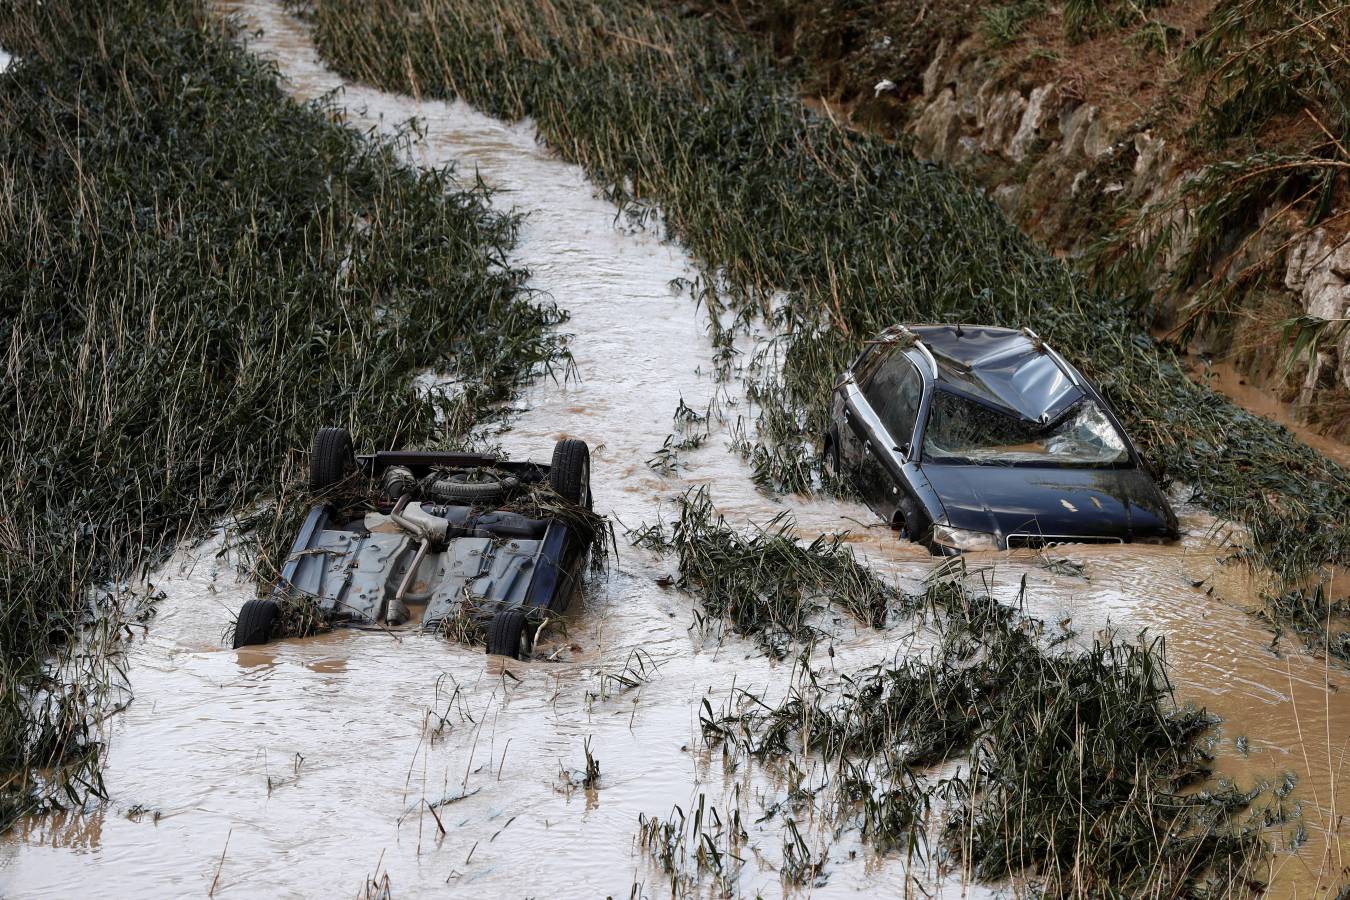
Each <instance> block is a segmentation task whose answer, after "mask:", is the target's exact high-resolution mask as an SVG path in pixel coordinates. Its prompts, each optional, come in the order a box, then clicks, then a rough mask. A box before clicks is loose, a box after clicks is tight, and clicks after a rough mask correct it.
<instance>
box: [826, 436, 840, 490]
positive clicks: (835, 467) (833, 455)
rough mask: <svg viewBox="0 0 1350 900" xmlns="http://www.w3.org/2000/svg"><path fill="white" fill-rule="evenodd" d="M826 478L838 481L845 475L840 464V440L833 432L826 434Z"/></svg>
mask: <svg viewBox="0 0 1350 900" xmlns="http://www.w3.org/2000/svg"><path fill="white" fill-rule="evenodd" d="M824 469H825V480H826V481H827V482H829V481H838V480H839V478H840V476H842V475H843V469H841V468H840V466H839V441H838V440H836V438H835V436H834V435H833V434H827V435H826V436H825V460H824Z"/></svg>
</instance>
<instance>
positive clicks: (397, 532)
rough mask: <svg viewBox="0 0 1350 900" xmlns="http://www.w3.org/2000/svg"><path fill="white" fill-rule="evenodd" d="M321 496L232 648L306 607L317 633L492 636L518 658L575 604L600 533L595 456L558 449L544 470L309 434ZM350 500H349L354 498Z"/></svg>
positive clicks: (332, 432)
mask: <svg viewBox="0 0 1350 900" xmlns="http://www.w3.org/2000/svg"><path fill="white" fill-rule="evenodd" d="M310 487H311V489H313V490H314V491H315V492H318V493H319V494H320V495H321V496H322V497H323V498H324V499H323V502H320V503H317V504H316V505H314V506H313V507H312V508H311V509H310V510H309V513H308V515H307V516H306V518H305V521H304V524H303V525H302V526H301V527H300V531H299V534H297V535H296V538H295V542H294V544H293V546H292V547H291V551H290V554H289V556H288V557H287V558H286V560H285V563H284V564H283V566H282V571H281V578H280V580H279V582H278V584H277V585H276V587H275V588H274V589H273V591H272V595H271V596H270V597H260V598H255V599H252V600H249V601H248V602H247V603H245V604H244V606H243V608H242V609H241V610H240V612H239V617H238V619H237V621H236V623H235V630H234V646H235V647H236V648H238V647H242V646H245V645H249V644H261V643H265V642H266V641H268V640H269V639H270V638H271V637H272V635H273V633H274V631H275V630H276V629H277V628H278V626H279V625H280V623H281V619H282V617H283V613H284V611H285V610H286V609H288V608H294V607H295V606H296V605H297V604H301V605H303V606H304V608H305V609H306V610H307V612H308V618H313V619H319V620H320V621H321V622H322V624H324V625H348V626H354V627H362V626H365V627H377V628H398V627H419V628H422V629H429V630H441V631H445V632H447V633H454V634H462V633H464V631H465V630H466V628H467V629H468V630H472V631H474V632H476V633H482V632H483V631H485V632H486V638H487V651H488V652H489V653H493V654H500V655H503V656H509V657H512V658H518V657H519V656H520V654H521V652H522V651H528V649H529V647H530V644H531V642H532V639H533V637H534V635H535V633H536V632H537V631H538V629H539V628H540V626H542V624H543V623H544V621H545V620H546V619H547V618H548V616H549V615H550V614H556V613H560V612H561V611H562V610H564V609H565V608H566V607H567V605H568V604H569V603H570V601H571V598H572V596H573V594H574V593H575V590H576V588H577V586H578V584H579V581H580V573H581V570H582V566H583V562H584V560H585V558H586V555H587V552H588V550H589V547H590V544H591V540H592V538H593V537H594V534H595V530H594V527H593V526H594V522H593V521H592V520H593V518H594V517H593V515H592V514H591V513H590V508H591V487H590V451H589V449H588V448H587V446H586V443H585V442H584V441H579V440H563V441H559V442H558V443H557V445H556V446H555V447H554V450H553V459H552V463H551V464H550V465H541V464H538V463H532V462H516V461H510V460H505V459H500V458H498V457H496V456H492V455H481V454H471V453H441V452H424V451H417V452H414V451H381V452H378V453H372V454H368V455H361V456H357V455H356V454H355V453H354V451H353V445H352V439H351V436H350V435H349V434H348V433H347V432H346V431H345V430H343V429H340V428H323V429H320V430H319V431H318V433H317V434H316V435H315V437H314V445H313V452H312V454H311V457H310ZM353 497H355V499H353Z"/></svg>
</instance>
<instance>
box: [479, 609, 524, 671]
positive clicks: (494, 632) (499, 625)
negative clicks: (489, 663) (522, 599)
mask: <svg viewBox="0 0 1350 900" xmlns="http://www.w3.org/2000/svg"><path fill="white" fill-rule="evenodd" d="M526 624H527V623H526V621H525V611H524V610H522V609H520V608H519V607H512V608H511V609H503V610H501V611H499V612H498V613H497V614H496V615H495V616H493V617H492V624H491V625H490V626H488V640H487V652H488V653H490V654H492V655H493V656H506V657H510V658H511V659H520V651H521V648H522V646H523V645H524V644H525V643H526V642H527V641H528V639H529V635H528V634H527V633H526Z"/></svg>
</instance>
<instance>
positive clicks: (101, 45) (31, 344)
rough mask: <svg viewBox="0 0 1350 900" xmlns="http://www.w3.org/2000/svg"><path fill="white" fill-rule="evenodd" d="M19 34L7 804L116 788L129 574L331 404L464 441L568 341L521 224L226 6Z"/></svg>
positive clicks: (388, 432) (369, 426)
mask: <svg viewBox="0 0 1350 900" xmlns="http://www.w3.org/2000/svg"><path fill="white" fill-rule="evenodd" d="M0 45H2V46H4V47H5V48H6V49H7V50H9V51H11V52H13V53H14V54H15V55H16V57H17V58H18V60H19V61H18V62H17V63H16V64H15V65H14V66H13V67H12V68H11V69H10V70H9V72H8V73H6V74H4V75H0V121H3V122H4V123H5V127H4V129H3V130H2V131H0V184H3V186H4V189H3V195H4V202H3V204H0V298H2V299H0V304H2V305H0V310H2V314H3V318H4V328H3V337H0V342H2V348H3V357H4V359H5V361H6V365H5V369H4V375H3V378H4V390H3V391H2V392H0V394H2V395H3V399H0V404H3V406H4V421H5V423H6V428H5V430H4V435H3V438H2V440H3V452H4V455H5V458H6V459H8V460H9V461H10V466H11V475H10V477H9V478H7V479H6V480H5V482H4V485H3V486H0V521H3V522H4V526H3V533H0V542H3V544H2V545H3V552H2V553H0V581H2V583H3V595H4V598H5V602H4V606H3V609H0V666H2V667H3V671H0V828H2V827H6V826H8V825H9V824H10V823H12V822H13V821H14V819H15V818H16V817H17V816H21V815H24V814H25V813H27V812H30V811H32V810H34V809H37V808H41V806H42V805H43V804H46V803H53V804H59V803H78V802H80V800H81V798H82V797H83V796H84V795H85V794H86V793H87V792H89V791H94V792H96V793H97V792H99V791H101V787H100V782H99V781H98V776H97V760H98V757H99V752H100V746H99V736H100V726H101V723H100V717H101V716H102V715H103V714H104V713H106V712H107V711H108V710H109V709H110V708H111V700H110V698H112V697H116V696H120V695H113V694H110V693H109V690H110V687H109V682H110V681H112V680H114V679H115V678H116V676H117V674H118V673H117V671H116V668H115V666H116V656H115V655H113V656H111V657H110V656H109V654H110V653H113V654H115V652H116V650H115V647H108V646H106V644H107V642H108V641H112V640H113V639H115V636H116V635H117V634H118V633H119V631H120V630H121V619H120V618H119V617H120V616H121V615H123V614H124V613H125V610H123V609H121V608H120V600H121V599H122V598H124V596H125V595H124V593H123V592H122V591H121V590H120V589H119V585H120V584H122V583H123V581H124V580H134V579H135V578H136V577H137V576H138V574H139V573H141V572H143V571H144V568H145V567H146V566H148V565H150V564H151V563H153V562H154V561H156V559H158V558H161V555H162V554H163V553H164V552H165V551H166V549H167V548H168V547H169V546H170V545H171V543H172V542H173V541H174V540H176V539H178V538H179V537H181V536H184V535H189V534H194V533H197V534H199V533H201V531H202V530H204V529H205V528H206V527H207V526H208V525H210V524H211V523H212V522H214V521H216V520H218V519H219V518H220V517H221V516H223V515H225V514H228V513H229V512H231V511H233V510H238V509H240V508H241V507H244V506H246V505H249V504H252V503H253V502H254V501H256V500H257V499H258V498H260V497H263V496H266V495H268V494H272V493H277V492H279V489H280V486H281V485H283V484H284V483H286V482H287V481H288V480H290V476H291V474H292V469H293V468H294V462H295V460H293V459H292V457H291V456H290V454H291V453H292V452H293V450H294V448H299V447H304V446H307V445H308V441H309V436H310V434H311V433H312V431H313V429H314V428H315V427H316V426H317V425H321V424H336V423H345V424H348V425H349V426H350V427H352V429H353V430H354V431H355V432H356V433H357V434H358V435H359V436H360V437H361V438H362V439H363V441H368V442H371V443H376V444H381V445H391V446H392V445H397V444H408V443H411V442H417V441H429V440H432V439H436V440H439V441H441V442H447V441H453V440H456V439H458V438H459V437H460V436H462V435H463V434H464V433H465V431H466V429H467V428H468V427H469V425H471V424H472V423H473V422H474V420H475V418H476V417H478V416H480V415H481V414H482V411H483V410H484V408H485V405H486V404H488V403H490V402H491V401H494V400H497V399H500V398H503V397H505V396H508V395H509V394H510V392H511V391H512V389H513V387H514V386H515V385H517V384H519V383H520V382H521V381H522V380H523V379H525V378H527V377H529V375H530V374H531V372H532V371H534V370H536V369H537V368H538V367H539V366H540V365H546V364H548V363H549V362H550V361H551V360H554V359H556V358H558V354H559V353H560V349H559V346H558V344H557V341H556V339H555V337H554V336H553V334H552V330H551V329H552V327H553V326H554V325H555V324H556V323H557V322H558V321H559V315H558V313H557V312H556V311H555V310H554V309H553V308H552V307H551V306H550V305H548V304H545V303H537V302H535V301H534V299H533V298H532V297H531V296H530V295H529V294H527V293H526V292H525V291H524V290H523V288H522V282H523V279H524V273H523V272H521V271H519V270H516V269H513V268H511V267H509V266H508V265H507V264H506V263H505V253H506V251H507V249H508V248H509V247H510V246H511V244H512V242H513V240H514V235H515V227H516V223H515V222H514V220H512V219H510V218H506V217H502V216H501V215H498V214H496V213H494V212H492V211H491V210H490V209H489V208H488V207H487V205H486V203H485V195H484V192H483V190H482V189H481V188H477V187H471V188H464V187H461V186H459V185H458V184H456V183H454V182H452V180H451V179H450V176H449V174H448V173H446V172H435V171H422V170H416V169H413V168H410V167H407V166H405V165H403V164H402V163H401V161H400V159H401V157H400V153H399V148H398V147H397V146H395V145H393V144H391V143H388V142H384V141H378V140H375V139H372V138H368V137H364V136H362V135H359V134H357V133H355V132H353V131H351V130H348V129H346V128H343V127H341V126H340V125H338V124H336V123H335V122H334V115H333V112H332V110H331V109H329V108H327V107H325V106H322V105H315V106H302V105H299V104H297V103H295V102H293V101H292V100H290V99H288V98H287V96H286V95H285V94H284V93H283V92H282V90H281V88H280V86H279V85H278V81H277V77H276V75H275V72H274V71H273V70H272V68H271V67H270V66H268V65H266V64H264V63H261V62H259V61H257V60H256V59H254V58H253V57H252V56H250V55H249V54H248V53H246V52H245V51H244V50H243V49H242V48H240V47H239V46H238V45H237V44H236V43H235V42H234V41H233V40H232V37H231V35H229V34H227V33H225V32H224V31H222V30H221V26H220V24H219V23H218V22H215V21H212V20H210V19H209V18H208V14H207V9H206V8H205V4H204V3H202V2H197V0H156V2H150V3H132V2H123V0H98V2H92V3H85V2H73V0H55V2H47V3H42V4H32V3H15V2H3V3H0ZM424 367H436V368H437V369H441V370H449V371H451V372H453V373H454V374H455V375H456V376H457V380H458V383H459V385H460V386H461V393H460V394H459V395H457V396H456V397H454V398H452V399H451V398H445V397H432V396H427V395H426V394H425V393H421V394H419V393H418V392H416V391H414V389H413V384H412V378H413V375H414V374H415V373H416V372H417V371H418V370H419V369H421V368H424ZM141 610H142V614H145V612H144V611H145V607H141ZM97 642H101V643H97ZM110 659H111V662H109V660H110Z"/></svg>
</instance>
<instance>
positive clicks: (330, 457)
mask: <svg viewBox="0 0 1350 900" xmlns="http://www.w3.org/2000/svg"><path fill="white" fill-rule="evenodd" d="M354 468H356V454H355V453H354V452H353V450H352V436H351V434H350V433H348V431H347V429H345V428H320V429H319V430H318V431H316V432H314V446H313V449H312V452H311V453H310V455H309V486H310V488H312V489H313V490H316V491H324V490H327V489H328V488H331V487H332V486H333V485H335V484H338V483H339V482H341V481H342V479H344V478H346V477H347V474H348V473H349V472H351V471H352V469H354Z"/></svg>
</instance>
